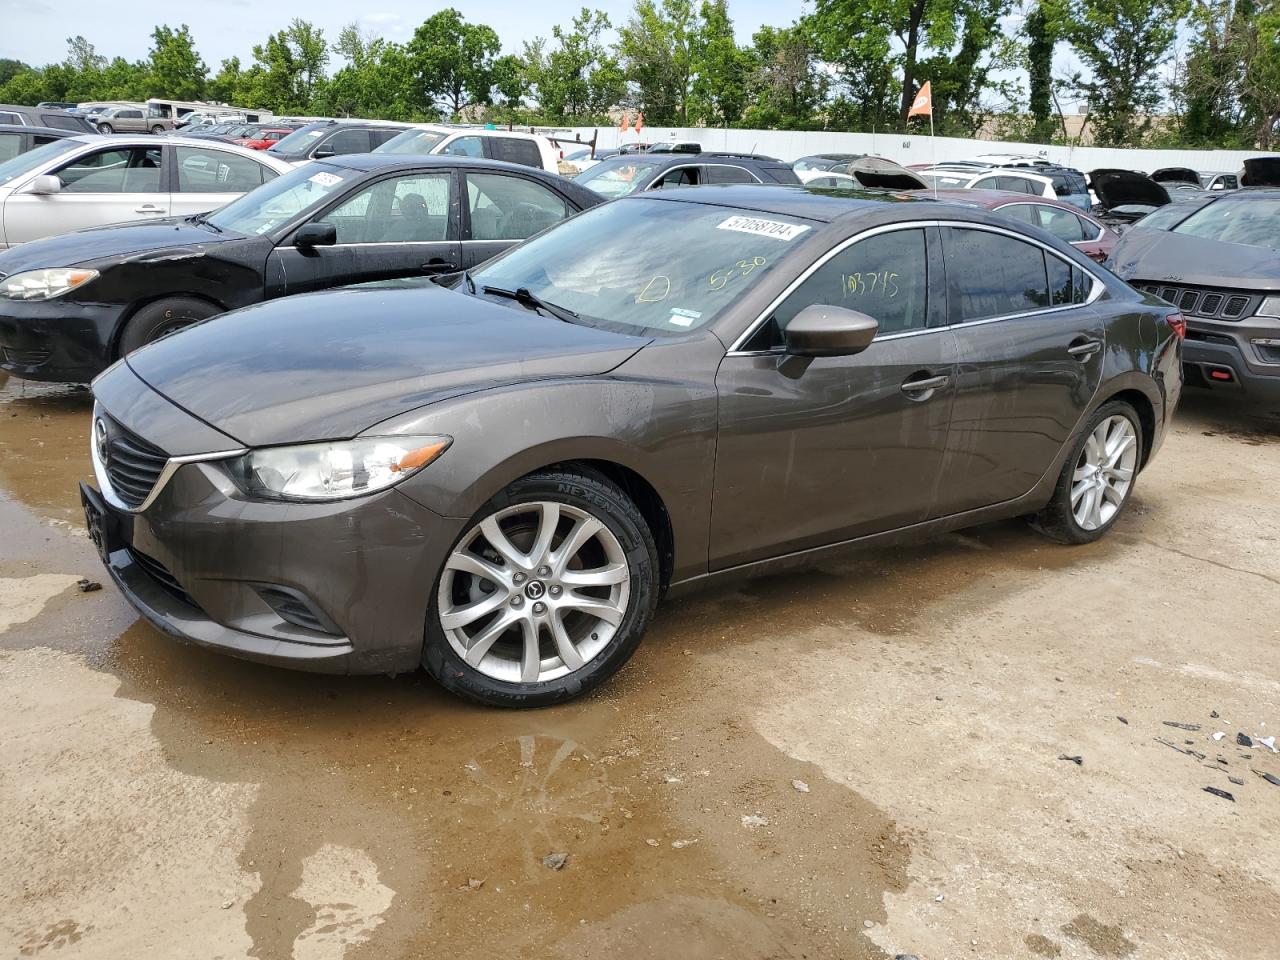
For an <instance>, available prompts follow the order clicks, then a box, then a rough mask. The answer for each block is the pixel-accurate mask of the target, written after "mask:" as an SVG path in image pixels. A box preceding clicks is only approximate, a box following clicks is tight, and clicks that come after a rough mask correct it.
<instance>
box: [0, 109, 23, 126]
mask: <svg viewBox="0 0 1280 960" xmlns="http://www.w3.org/2000/svg"><path fill="white" fill-rule="evenodd" d="M0 123H16V124H19V125H22V124H25V121H24V120H23V118H22V117H20V116H19V115H18V114H16V113H7V112H3V111H0Z"/></svg>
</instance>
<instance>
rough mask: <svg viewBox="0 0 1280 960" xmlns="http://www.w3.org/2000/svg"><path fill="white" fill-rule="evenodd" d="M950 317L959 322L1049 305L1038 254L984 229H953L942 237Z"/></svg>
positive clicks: (1032, 248)
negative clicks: (944, 239)
mask: <svg viewBox="0 0 1280 960" xmlns="http://www.w3.org/2000/svg"><path fill="white" fill-rule="evenodd" d="M947 282H948V284H949V286H950V287H951V304H952V312H953V314H954V315H955V316H953V319H955V320H958V321H960V322H962V323H964V322H969V321H973V320H987V319H990V318H991V317H1003V316H1007V315H1008V314H1013V313H1026V312H1028V311H1031V310H1040V309H1042V308H1044V307H1046V306H1048V305H1049V284H1048V279H1047V277H1046V275H1045V260H1044V251H1043V250H1041V249H1040V248H1039V247H1037V246H1035V245H1033V244H1030V243H1026V242H1024V241H1022V240H1017V239H1015V238H1013V237H1010V236H1006V235H1005V234H1002V233H992V232H990V231H987V230H969V229H965V228H963V227H955V228H952V229H951V230H949V231H948V237H947Z"/></svg>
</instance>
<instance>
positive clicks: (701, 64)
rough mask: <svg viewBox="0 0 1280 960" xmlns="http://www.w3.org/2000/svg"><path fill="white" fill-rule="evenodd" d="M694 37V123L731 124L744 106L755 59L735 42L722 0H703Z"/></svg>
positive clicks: (750, 52) (749, 51) (692, 103)
mask: <svg viewBox="0 0 1280 960" xmlns="http://www.w3.org/2000/svg"><path fill="white" fill-rule="evenodd" d="M700 20H701V23H700V24H699V27H698V32H697V34H696V36H695V39H694V44H693V53H694V71H695V75H694V79H693V87H692V89H691V91H690V111H691V112H692V114H693V115H694V120H695V121H696V122H697V123H705V124H710V125H714V126H725V127H727V126H732V125H733V124H736V123H737V122H738V121H739V120H740V119H741V118H742V112H743V110H745V109H746V107H747V86H748V84H749V83H750V80H751V75H752V72H753V71H754V70H755V67H756V61H755V58H754V56H753V55H752V51H751V50H750V49H745V50H744V49H743V48H741V47H739V46H738V44H737V41H736V40H735V39H734V34H733V21H732V20H730V19H729V10H728V4H727V3H726V0H704V2H703V4H702V10H701V14H700Z"/></svg>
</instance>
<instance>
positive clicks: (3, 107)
mask: <svg viewBox="0 0 1280 960" xmlns="http://www.w3.org/2000/svg"><path fill="white" fill-rule="evenodd" d="M0 123H10V124H13V125H15V126H23V127H53V128H54V129H55V130H71V131H74V132H75V133H97V132H98V131H97V129H96V128H95V127H94V126H93V124H91V123H90V122H89V121H88V120H86V119H85V118H84V117H78V116H76V115H75V114H74V113H68V112H67V111H66V110H55V109H53V108H51V107H24V106H21V105H19V104H15V103H0Z"/></svg>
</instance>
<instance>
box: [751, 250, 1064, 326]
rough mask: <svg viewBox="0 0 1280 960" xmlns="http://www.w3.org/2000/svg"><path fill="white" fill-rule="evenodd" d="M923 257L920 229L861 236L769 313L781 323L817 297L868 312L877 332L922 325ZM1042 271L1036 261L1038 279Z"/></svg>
mask: <svg viewBox="0 0 1280 960" xmlns="http://www.w3.org/2000/svg"><path fill="white" fill-rule="evenodd" d="M928 263H929V259H928V253H927V249H926V247H925V237H924V231H923V230H918V229H910V230H895V231H892V232H890V233H881V234H876V235H875V236H873V237H867V239H865V240H859V241H858V242H857V243H854V244H852V245H850V246H848V247H846V248H845V249H844V250H842V251H840V253H838V254H836V255H835V256H834V257H832V258H831V259H830V260H828V261H827V262H826V263H824V264H823V265H822V266H821V267H819V268H818V269H817V270H815V271H814V272H813V274H812V275H811V276H810V277H809V278H808V279H807V280H805V281H804V283H802V284H801V285H800V286H799V287H798V288H797V289H796V291H795V292H794V293H793V294H791V296H789V297H787V299H786V301H785V302H783V304H782V305H781V306H779V307H778V310H777V312H776V313H775V314H774V319H775V320H776V321H777V323H778V326H779V327H781V328H782V329H786V326H787V324H788V323H790V322H791V320H792V318H793V317H795V315H796V314H797V313H799V312H800V311H801V310H803V309H804V308H805V307H808V306H811V305H813V304H815V303H817V304H826V305H829V306H835V307H845V308H846V309H849V310H858V311H860V312H862V313H865V314H867V315H868V316H870V317H874V318H875V319H876V320H878V321H880V332H881V333H900V332H902V331H904V330H919V329H922V328H924V327H925V326H926V325H927V324H928V322H929V310H928V306H929V305H928V290H929V283H928V281H929V276H928ZM1043 274H1044V268H1043V266H1042V267H1041V282H1042V283H1043V280H1044V276H1043Z"/></svg>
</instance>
